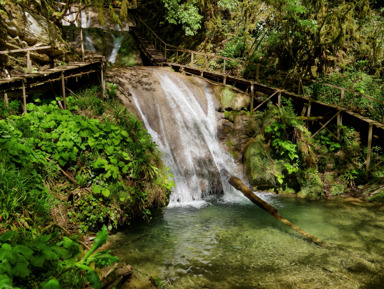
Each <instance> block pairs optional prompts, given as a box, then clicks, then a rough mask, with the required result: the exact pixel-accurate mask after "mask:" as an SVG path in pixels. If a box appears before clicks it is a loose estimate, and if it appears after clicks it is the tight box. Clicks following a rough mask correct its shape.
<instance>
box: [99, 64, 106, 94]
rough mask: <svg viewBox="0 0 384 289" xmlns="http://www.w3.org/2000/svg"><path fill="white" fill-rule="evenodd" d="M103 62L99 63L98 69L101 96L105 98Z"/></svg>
mask: <svg viewBox="0 0 384 289" xmlns="http://www.w3.org/2000/svg"><path fill="white" fill-rule="evenodd" d="M104 67H105V66H104V62H102V63H101V67H100V80H101V95H102V97H103V98H105V78H104V75H105V73H104Z"/></svg>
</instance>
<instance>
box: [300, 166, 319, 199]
mask: <svg viewBox="0 0 384 289" xmlns="http://www.w3.org/2000/svg"><path fill="white" fill-rule="evenodd" d="M299 183H300V187H301V190H300V192H299V193H298V196H300V197H304V198H311V199H316V198H319V197H321V196H322V195H323V194H324V184H323V182H322V180H321V178H320V175H319V173H318V172H317V170H315V169H312V168H310V169H307V170H306V171H304V172H302V175H301V176H300V177H299Z"/></svg>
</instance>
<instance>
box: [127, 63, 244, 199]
mask: <svg viewBox="0 0 384 289" xmlns="http://www.w3.org/2000/svg"><path fill="white" fill-rule="evenodd" d="M142 70H144V68H142ZM148 70H149V69H146V71H148ZM133 76H135V75H134V74H133ZM133 76H132V74H131V75H130V76H126V78H127V79H129V81H130V82H135V83H134V84H133V85H132V86H131V87H130V89H129V93H130V95H132V100H133V103H134V105H135V106H136V108H137V110H138V113H139V115H140V116H141V118H142V120H143V122H144V124H145V126H146V128H147V130H148V132H149V133H150V134H151V135H152V137H153V139H154V140H155V142H156V143H157V144H158V146H159V149H160V151H161V152H162V154H163V161H164V162H165V164H166V165H167V166H168V167H169V168H170V171H171V173H172V174H173V179H174V182H175V188H174V190H173V192H172V194H171V197H170V206H174V205H197V206H198V205H201V204H204V203H206V201H207V200H210V199H217V198H218V196H220V199H221V200H230V199H231V198H233V197H235V198H239V197H238V196H239V195H238V193H235V192H234V190H232V188H231V186H230V185H229V184H228V182H227V180H225V176H223V175H221V174H220V171H221V170H222V169H226V170H228V171H230V172H232V173H235V172H234V171H235V170H236V166H235V164H234V162H233V160H232V157H231V156H230V154H228V153H227V152H226V151H225V150H224V149H222V148H221V146H220V144H219V141H218V139H217V136H216V134H217V127H216V110H215V99H214V95H213V92H212V91H213V90H212V88H211V87H210V86H209V85H208V84H207V83H206V82H205V81H204V80H201V79H197V78H192V77H186V76H183V75H181V74H178V73H175V72H171V71H170V70H168V69H165V68H158V69H153V68H152V70H151V75H150V76H149V77H148V78H147V80H148V82H146V77H145V76H143V75H141V77H140V76H137V75H136V77H138V80H137V81H135V80H134V79H133ZM150 83H151V84H150ZM151 85H152V87H151ZM153 87H155V88H153ZM223 192H224V194H223Z"/></svg>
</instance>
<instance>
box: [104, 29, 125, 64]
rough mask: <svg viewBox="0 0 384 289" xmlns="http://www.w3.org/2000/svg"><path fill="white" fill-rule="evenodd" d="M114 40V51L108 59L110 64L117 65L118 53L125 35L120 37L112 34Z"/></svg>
mask: <svg viewBox="0 0 384 289" xmlns="http://www.w3.org/2000/svg"><path fill="white" fill-rule="evenodd" d="M111 36H112V40H113V49H112V52H111V55H110V56H109V57H108V62H111V63H115V61H116V56H117V52H119V49H120V47H121V43H122V42H123V39H124V34H121V35H120V36H115V35H113V34H111Z"/></svg>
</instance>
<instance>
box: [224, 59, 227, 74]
mask: <svg viewBox="0 0 384 289" xmlns="http://www.w3.org/2000/svg"><path fill="white" fill-rule="evenodd" d="M225 64H226V61H225V59H224V67H223V74H225Z"/></svg>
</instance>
